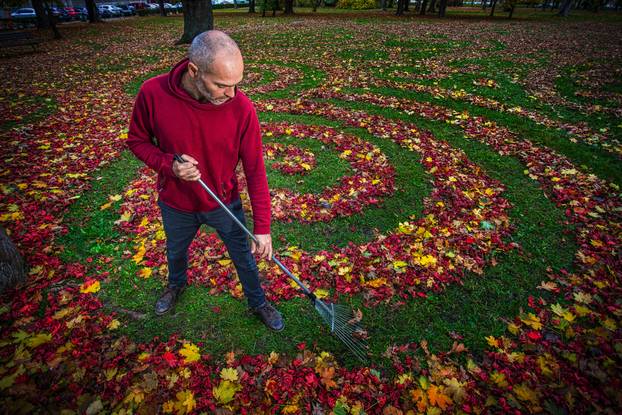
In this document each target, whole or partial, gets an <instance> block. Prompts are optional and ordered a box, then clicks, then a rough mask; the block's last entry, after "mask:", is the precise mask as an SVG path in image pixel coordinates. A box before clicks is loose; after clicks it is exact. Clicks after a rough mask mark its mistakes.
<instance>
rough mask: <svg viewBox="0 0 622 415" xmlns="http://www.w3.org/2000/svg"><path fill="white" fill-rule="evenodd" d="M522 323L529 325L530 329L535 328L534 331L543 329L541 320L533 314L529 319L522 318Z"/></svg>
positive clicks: (528, 316) (530, 314)
mask: <svg viewBox="0 0 622 415" xmlns="http://www.w3.org/2000/svg"><path fill="white" fill-rule="evenodd" d="M521 321H522V322H523V323H525V324H527V325H528V326H529V327H531V328H533V329H534V330H540V329H541V328H542V323H541V322H540V319H539V318H538V317H537V316H536V315H535V314H533V313H529V314H527V317H524V318H523V317H521Z"/></svg>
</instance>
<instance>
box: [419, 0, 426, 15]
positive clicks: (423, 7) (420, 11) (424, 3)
mask: <svg viewBox="0 0 622 415" xmlns="http://www.w3.org/2000/svg"><path fill="white" fill-rule="evenodd" d="M427 6H428V0H423V2H422V3H421V7H420V8H419V14H420V15H421V16H425V8H426V7H427Z"/></svg>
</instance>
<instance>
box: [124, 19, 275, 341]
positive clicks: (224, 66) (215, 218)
mask: <svg viewBox="0 0 622 415" xmlns="http://www.w3.org/2000/svg"><path fill="white" fill-rule="evenodd" d="M243 72H244V61H243V59H242V54H241V53H240V49H239V48H238V46H237V44H236V43H235V41H234V40H233V39H231V38H230V37H229V36H227V35H226V34H225V33H223V32H220V31H217V30H210V31H207V32H204V33H201V34H200V35H198V36H197V37H196V38H195V39H194V40H193V42H192V45H191V46H190V49H189V53H188V58H186V59H184V60H182V61H181V62H179V63H178V64H177V65H175V67H173V69H172V70H171V71H170V72H169V73H167V74H164V75H160V76H157V77H155V78H152V79H149V80H148V81H146V82H145V83H144V84H143V85H142V87H141V88H140V91H139V92H138V95H137V97H136V101H135V103H134V110H133V112H132V118H131V121H130V129H129V133H128V140H127V144H128V147H129V148H130V150H131V151H132V152H133V153H134V154H135V155H136V157H138V158H139V159H140V160H142V161H143V162H144V163H145V164H146V165H148V166H149V167H151V168H152V169H154V170H155V171H156V172H157V173H158V182H157V190H158V196H159V197H158V205H159V207H160V211H161V213H162V222H163V225H164V232H165V234H166V251H167V252H166V256H167V261H168V272H169V274H168V285H167V287H166V289H165V290H164V293H163V294H162V295H161V296H160V298H159V299H158V300H157V302H156V305H155V312H156V314H157V315H162V314H165V313H167V312H168V311H169V310H171V308H172V307H173V306H174V305H175V303H176V301H177V300H178V298H179V296H180V295H181V293H182V292H183V291H184V289H185V288H186V286H187V284H188V277H187V269H188V248H189V246H190V243H191V242H192V241H193V239H194V237H195V236H196V234H197V231H198V229H199V227H200V226H201V225H202V224H206V225H209V226H211V227H212V228H214V229H216V231H217V232H218V235H219V237H220V238H221V239H222V241H223V242H224V244H225V246H226V247H227V251H228V252H229V256H230V257H231V259H232V260H233V263H234V265H235V268H236V270H237V273H238V277H239V279H240V282H241V283H242V288H243V291H244V294H245V296H246V299H247V301H248V306H249V308H250V310H251V311H252V312H253V313H254V314H256V315H257V316H258V317H259V318H260V319H261V321H262V322H263V323H264V324H266V326H268V327H269V328H271V329H272V330H276V331H280V330H282V329H283V328H284V323H283V318H282V316H281V314H280V313H279V312H278V311H277V310H276V309H275V308H274V307H273V306H272V305H271V304H270V303H268V302H267V301H266V298H265V293H264V290H263V288H262V287H261V284H260V281H259V272H258V269H257V264H256V263H255V258H254V256H253V254H257V255H259V256H260V257H262V258H266V259H271V258H272V238H271V236H270V194H269V190H268V180H267V178H266V169H265V166H264V162H263V154H262V143H261V134H260V130H259V121H258V119H257V114H256V111H255V108H254V106H253V104H252V102H251V101H250V100H249V99H248V97H246V95H244V94H243V93H242V92H241V91H240V90H239V89H237V84H239V83H240V82H241V81H242V77H243ZM175 154H178V155H181V156H182V157H183V159H184V160H186V162H184V163H179V162H177V161H175V160H174V155H175ZM239 161H241V162H242V166H243V168H244V173H245V175H246V180H247V183H248V192H249V195H250V200H251V207H252V212H253V233H254V235H255V237H256V238H257V241H258V243H257V244H255V243H253V242H252V241H251V243H250V244H249V240H248V237H247V236H246V234H245V233H244V232H243V231H242V230H241V229H240V228H239V227H238V226H237V224H236V223H235V222H234V221H233V220H232V219H231V218H230V217H229V216H228V215H227V214H226V212H225V211H224V209H222V208H221V207H220V206H219V205H218V203H217V202H216V201H215V200H214V199H213V198H212V197H211V196H210V195H209V194H208V193H207V192H205V190H204V189H202V188H201V186H200V185H199V183H198V182H197V180H199V179H200V178H202V179H203V181H204V182H205V183H206V184H207V185H208V186H209V187H210V189H212V190H213V191H214V192H215V193H216V194H217V195H218V196H219V197H220V199H221V200H222V201H223V203H225V204H226V205H227V207H228V208H229V209H230V210H231V211H232V212H233V213H234V214H235V216H236V217H237V218H238V219H239V220H240V221H241V222H242V223H245V218H244V211H243V209H242V203H241V202H240V196H239V191H238V182H237V178H236V174H235V169H236V166H237V164H238V162H239Z"/></svg>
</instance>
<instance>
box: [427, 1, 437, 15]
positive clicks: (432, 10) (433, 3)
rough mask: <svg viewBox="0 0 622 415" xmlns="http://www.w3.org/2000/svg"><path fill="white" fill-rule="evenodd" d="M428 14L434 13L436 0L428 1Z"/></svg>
mask: <svg viewBox="0 0 622 415" xmlns="http://www.w3.org/2000/svg"><path fill="white" fill-rule="evenodd" d="M428 11H429V12H430V13H434V12H435V11H436V0H431V1H430V8H429V9H428Z"/></svg>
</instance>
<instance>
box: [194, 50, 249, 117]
mask: <svg viewBox="0 0 622 415" xmlns="http://www.w3.org/2000/svg"><path fill="white" fill-rule="evenodd" d="M188 72H189V74H190V77H191V79H192V81H193V83H194V86H195V88H196V89H197V91H199V94H200V96H201V100H205V101H209V102H211V103H212V104H214V105H220V104H223V103H225V102H227V101H228V100H229V99H231V98H233V97H234V96H235V87H236V85H237V84H239V83H240V82H242V78H243V75H244V62H243V60H242V55H241V54H240V53H239V52H238V51H236V52H229V53H220V54H218V55H216V58H215V59H214V63H213V64H212V65H211V66H210V68H209V70H207V71H202V70H200V69H199V68H198V67H197V66H196V65H195V64H194V63H192V62H190V63H189V64H188Z"/></svg>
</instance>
